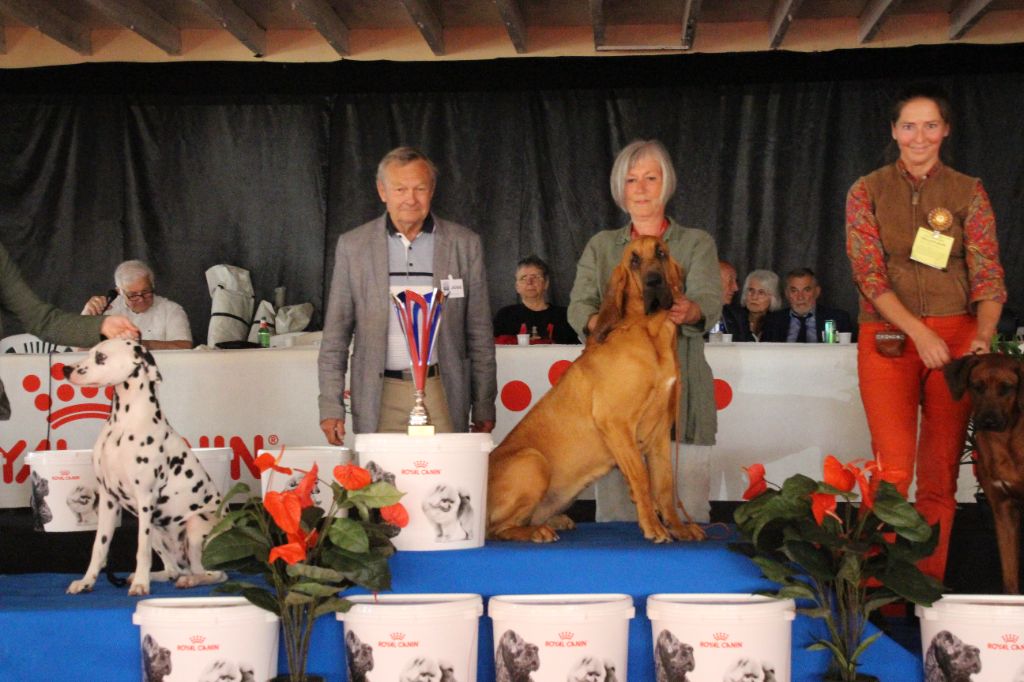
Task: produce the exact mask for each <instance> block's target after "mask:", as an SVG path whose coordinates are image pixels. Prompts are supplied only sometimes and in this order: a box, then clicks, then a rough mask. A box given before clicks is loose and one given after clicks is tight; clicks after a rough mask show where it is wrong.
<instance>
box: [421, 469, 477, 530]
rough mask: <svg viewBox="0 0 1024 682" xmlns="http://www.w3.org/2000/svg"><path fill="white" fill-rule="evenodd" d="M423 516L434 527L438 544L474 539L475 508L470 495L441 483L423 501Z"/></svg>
mask: <svg viewBox="0 0 1024 682" xmlns="http://www.w3.org/2000/svg"><path fill="white" fill-rule="evenodd" d="M422 508H423V515H424V516H426V517H427V520H428V521H430V523H431V524H432V525H433V526H434V532H435V534H436V536H437V541H438V542H456V541H458V540H468V539H470V538H471V537H472V530H473V508H472V506H470V498H469V495H467V494H465V493H462V492H460V491H459V490H456V489H455V488H454V487H453V486H450V485H447V484H444V483H441V484H438V485H437V486H436V487H435V488H434V490H433V492H431V493H430V494H429V495H427V496H426V497H425V498H424V499H423V504H422Z"/></svg>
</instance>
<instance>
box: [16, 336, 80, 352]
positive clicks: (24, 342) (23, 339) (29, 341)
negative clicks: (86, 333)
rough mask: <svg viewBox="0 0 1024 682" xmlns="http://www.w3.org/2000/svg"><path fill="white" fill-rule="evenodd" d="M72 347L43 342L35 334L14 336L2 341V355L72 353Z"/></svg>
mask: <svg viewBox="0 0 1024 682" xmlns="http://www.w3.org/2000/svg"><path fill="white" fill-rule="evenodd" d="M74 350H75V349H74V348H71V347H70V346H61V345H58V344H56V343H50V342H49V341H43V340H42V339H41V338H39V337H38V336H35V335H33V334H12V335H11V336H5V337H4V338H2V339H0V353H51V352H52V353H70V352H72V351H74Z"/></svg>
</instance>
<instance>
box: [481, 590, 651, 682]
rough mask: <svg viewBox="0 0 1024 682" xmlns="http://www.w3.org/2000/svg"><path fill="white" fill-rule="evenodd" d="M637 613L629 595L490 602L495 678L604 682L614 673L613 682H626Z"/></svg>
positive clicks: (496, 599)
mask: <svg viewBox="0 0 1024 682" xmlns="http://www.w3.org/2000/svg"><path fill="white" fill-rule="evenodd" d="M634 613H635V609H634V608H633V598H632V597H630V596H629V595H627V594H545V595H499V596H495V597H491V598H490V600H488V602H487V615H489V616H490V617H491V620H493V621H494V666H495V671H496V674H497V677H498V679H527V675H529V679H531V680H534V681H535V682H565V680H567V679H569V680H577V679H580V680H589V679H600V680H603V679H606V678H607V677H608V675H609V673H610V672H611V671H612V670H614V673H615V676H614V679H618V680H624V679H626V664H627V662H628V654H629V621H630V619H631V618H633V615H634ZM503 673H504V674H506V675H507V677H502V674H503Z"/></svg>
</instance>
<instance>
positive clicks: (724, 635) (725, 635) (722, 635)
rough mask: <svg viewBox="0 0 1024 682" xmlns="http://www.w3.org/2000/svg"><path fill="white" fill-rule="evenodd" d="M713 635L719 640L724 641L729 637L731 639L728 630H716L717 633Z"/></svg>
mask: <svg viewBox="0 0 1024 682" xmlns="http://www.w3.org/2000/svg"><path fill="white" fill-rule="evenodd" d="M711 636H712V637H714V638H715V639H717V640H718V641H719V642H724V641H726V640H727V639H729V633H728V632H716V633H715V634H713V635H711Z"/></svg>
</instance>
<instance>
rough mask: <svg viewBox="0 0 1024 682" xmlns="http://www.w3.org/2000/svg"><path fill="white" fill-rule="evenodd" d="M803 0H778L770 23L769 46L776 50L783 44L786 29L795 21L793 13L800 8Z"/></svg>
mask: <svg viewBox="0 0 1024 682" xmlns="http://www.w3.org/2000/svg"><path fill="white" fill-rule="evenodd" d="M803 1H804V0H776V2H775V9H773V10H772V16H771V19H770V21H769V24H768V26H769V28H768V46H769V48H771V49H773V50H774V49H775V48H777V47H778V46H779V45H781V44H782V39H783V38H785V37H786V31H788V30H789V26H790V24H792V23H793V15H795V14H796V12H797V10H799V9H800V5H802V4H803Z"/></svg>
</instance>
